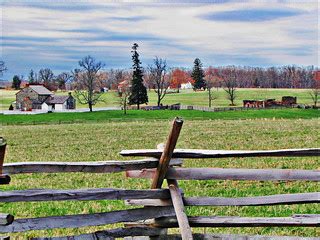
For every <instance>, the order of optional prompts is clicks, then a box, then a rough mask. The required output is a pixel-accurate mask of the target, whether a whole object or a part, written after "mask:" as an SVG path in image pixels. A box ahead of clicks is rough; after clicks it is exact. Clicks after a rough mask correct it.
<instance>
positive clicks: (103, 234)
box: [31, 227, 165, 240]
mask: <svg viewBox="0 0 320 240" xmlns="http://www.w3.org/2000/svg"><path fill="white" fill-rule="evenodd" d="M164 230H165V229H161V228H148V227H132V228H117V229H111V230H103V231H97V232H94V233H88V234H81V235H77V236H65V237H38V238H31V240H71V239H72V240H84V239H85V240H106V239H108V238H110V237H113V238H122V237H126V236H158V235H161V234H165V231H164Z"/></svg>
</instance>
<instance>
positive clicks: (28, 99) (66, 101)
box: [16, 85, 76, 111]
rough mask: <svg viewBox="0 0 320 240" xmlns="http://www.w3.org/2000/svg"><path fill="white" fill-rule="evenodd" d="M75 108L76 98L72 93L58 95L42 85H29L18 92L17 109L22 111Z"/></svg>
mask: <svg viewBox="0 0 320 240" xmlns="http://www.w3.org/2000/svg"><path fill="white" fill-rule="evenodd" d="M75 108H76V100H75V99H74V97H72V95H71V93H69V95H68V96H57V95H54V94H53V93H52V92H50V91H49V90H48V89H47V88H45V87H44V86H42V85H27V86H26V87H25V88H23V89H21V90H20V91H19V92H17V93H16V109H19V110H21V111H32V110H33V109H38V110H44V111H54V110H56V111H62V110H64V109H75Z"/></svg>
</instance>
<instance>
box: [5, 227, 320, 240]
mask: <svg viewBox="0 0 320 240" xmlns="http://www.w3.org/2000/svg"><path fill="white" fill-rule="evenodd" d="M150 229H151V228H150ZM154 229H156V228H154ZM101 232H103V231H101ZM80 236H83V238H80ZM132 236H139V237H137V238H132V240H141V239H144V238H141V236H148V235H132ZM119 237H120V236H119ZM193 237H194V239H197V240H319V238H318V237H297V236H261V235H253V236H250V235H237V234H201V233H196V234H193ZM146 239H148V238H146ZM156 239H157V240H181V239H182V238H181V235H179V234H169V235H167V234H163V235H160V236H157V238H156ZM0 240H1V238H0ZM31 240H107V238H106V237H104V236H100V235H94V236H93V237H92V236H90V235H89V234H83V235H79V236H69V237H48V238H44V237H43V238H31Z"/></svg>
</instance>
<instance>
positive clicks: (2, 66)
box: [0, 60, 7, 76]
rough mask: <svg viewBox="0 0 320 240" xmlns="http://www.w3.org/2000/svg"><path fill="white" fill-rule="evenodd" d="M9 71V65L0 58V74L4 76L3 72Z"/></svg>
mask: <svg viewBox="0 0 320 240" xmlns="http://www.w3.org/2000/svg"><path fill="white" fill-rule="evenodd" d="M5 71H7V67H6V65H5V63H4V61H2V60H0V76H2V74H3V72H5Z"/></svg>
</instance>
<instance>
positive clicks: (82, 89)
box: [75, 56, 104, 112]
mask: <svg viewBox="0 0 320 240" xmlns="http://www.w3.org/2000/svg"><path fill="white" fill-rule="evenodd" d="M79 66H80V67H81V69H80V70H79V71H77V73H76V76H75V80H76V91H75V95H76V98H77V99H78V101H79V102H80V103H81V104H88V106H89V109H90V112H92V106H94V105H95V104H96V103H98V102H102V101H103V100H102V99H100V97H101V96H102V93H101V92H100V89H99V87H98V86H97V85H98V84H97V83H98V79H99V71H100V70H101V69H102V68H103V66H104V64H103V63H102V62H96V60H95V59H94V58H93V57H91V56H86V57H85V58H83V59H82V60H81V61H79Z"/></svg>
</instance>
